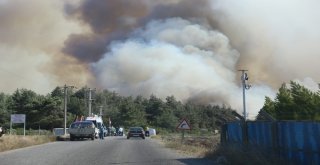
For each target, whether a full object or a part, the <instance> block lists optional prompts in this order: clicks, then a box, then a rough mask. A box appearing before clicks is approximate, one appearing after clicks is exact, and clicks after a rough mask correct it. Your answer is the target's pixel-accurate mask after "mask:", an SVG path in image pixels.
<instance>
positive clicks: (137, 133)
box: [127, 127, 145, 139]
mask: <svg viewBox="0 0 320 165" xmlns="http://www.w3.org/2000/svg"><path fill="white" fill-rule="evenodd" d="M130 137H141V138H142V139H145V134H144V130H143V128H142V127H130V128H129V131H128V134H127V139H130Z"/></svg>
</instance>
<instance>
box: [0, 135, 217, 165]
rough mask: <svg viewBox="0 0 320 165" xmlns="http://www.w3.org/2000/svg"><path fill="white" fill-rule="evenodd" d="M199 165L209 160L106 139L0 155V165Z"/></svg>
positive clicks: (147, 143) (154, 144)
mask: <svg viewBox="0 0 320 165" xmlns="http://www.w3.org/2000/svg"><path fill="white" fill-rule="evenodd" d="M108 164H110V165H118V164H120V165H121V164H123V165H202V164H204V165H205V164H210V165H212V164H214V162H213V161H212V160H208V159H202V158H193V157H191V156H187V155H182V154H179V153H177V152H176V151H173V150H170V149H168V148H165V147H163V145H161V144H160V143H159V142H158V141H157V140H154V139H150V138H146V139H145V140H143V139H140V138H130V139H129V140H127V139H126V138H125V137H107V138H105V139H104V140H99V139H96V140H94V141H91V140H83V141H72V142H71V141H60V142H53V143H47V144H43V145H37V146H32V147H27V148H22V149H17V150H12V151H7V152H2V153H0V165H108Z"/></svg>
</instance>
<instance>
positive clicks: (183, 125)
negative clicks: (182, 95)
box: [177, 119, 191, 130]
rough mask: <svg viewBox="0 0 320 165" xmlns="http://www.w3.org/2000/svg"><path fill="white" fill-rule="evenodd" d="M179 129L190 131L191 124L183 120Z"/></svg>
mask: <svg viewBox="0 0 320 165" xmlns="http://www.w3.org/2000/svg"><path fill="white" fill-rule="evenodd" d="M177 129H182V130H190V129H191V127H190V124H189V123H188V121H187V120H186V119H183V120H182V121H181V122H180V124H179V125H178V126H177Z"/></svg>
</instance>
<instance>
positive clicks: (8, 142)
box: [0, 135, 55, 152]
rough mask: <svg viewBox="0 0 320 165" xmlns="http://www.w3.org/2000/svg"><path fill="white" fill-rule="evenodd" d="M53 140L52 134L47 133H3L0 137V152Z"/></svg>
mask: <svg viewBox="0 0 320 165" xmlns="http://www.w3.org/2000/svg"><path fill="white" fill-rule="evenodd" d="M52 141H55V137H54V136H47V135H28V136H23V135H4V136H2V137H0V152H3V151H8V150H13V149H18V148H23V147H28V146H33V145H38V144H43V143H48V142H52Z"/></svg>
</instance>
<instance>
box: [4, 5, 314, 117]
mask: <svg viewBox="0 0 320 165" xmlns="http://www.w3.org/2000/svg"><path fill="white" fill-rule="evenodd" d="M319 5H320V2H318V1H316V0H306V1H298V0H290V1H289V0H281V1H277V0H258V1H257V0H197V1H195V0H166V1H161V0H130V1H128V0H97V1H91V0H75V1H71V0H70V1H42V0H29V1H23V0H0V57H1V60H0V76H1V83H0V91H1V92H5V93H12V92H14V91H15V90H16V89H21V88H26V89H31V90H34V91H35V92H37V93H40V94H47V93H50V92H51V91H52V90H53V89H54V88H55V87H57V86H63V85H64V84H67V85H74V86H77V87H79V88H81V87H83V86H85V85H86V86H88V87H91V88H97V89H108V90H111V91H115V92H118V93H119V94H121V95H124V96H131V95H132V96H137V95H142V96H145V97H149V96H150V95H152V94H154V95H156V96H158V97H161V98H165V97H167V96H170V95H174V96H175V97H176V98H177V99H178V100H181V101H183V102H186V101H193V102H196V103H201V104H218V105H227V106H230V107H231V108H233V109H236V110H237V111H238V112H239V113H241V112H242V87H241V72H239V71H238V70H240V69H246V70H248V72H247V74H248V76H249V80H248V83H250V84H251V85H252V87H251V88H250V89H249V90H246V103H247V112H248V115H249V117H252V116H255V115H256V114H257V113H258V111H259V110H260V108H261V107H262V106H263V103H264V99H265V97H266V96H268V97H271V98H274V97H275V95H276V92H277V90H278V88H279V87H280V86H281V84H282V83H288V82H290V81H291V80H292V81H296V82H299V83H301V84H302V85H305V86H306V87H308V88H309V89H311V90H313V91H316V90H318V85H317V84H318V82H319V78H320V76H319V74H318V70H317V68H318V65H317V64H318V61H320V56H319V55H318V53H319V52H320V47H319V46H318V43H319V42H320V31H319V30H318V29H320V11H319V10H317V6H319Z"/></svg>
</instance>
